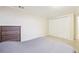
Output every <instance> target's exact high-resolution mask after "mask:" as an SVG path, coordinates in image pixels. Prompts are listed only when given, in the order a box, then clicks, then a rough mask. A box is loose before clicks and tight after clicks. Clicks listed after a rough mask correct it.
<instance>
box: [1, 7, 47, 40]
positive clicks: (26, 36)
mask: <svg viewBox="0 0 79 59" xmlns="http://www.w3.org/2000/svg"><path fill="white" fill-rule="evenodd" d="M0 25H3V26H4V25H8V26H13V25H15V26H21V41H26V40H31V39H33V38H37V37H41V36H45V35H46V34H47V20H46V19H44V18H42V17H37V16H32V15H28V14H22V13H21V12H20V11H18V10H13V9H11V8H8V7H5V8H4V7H0Z"/></svg>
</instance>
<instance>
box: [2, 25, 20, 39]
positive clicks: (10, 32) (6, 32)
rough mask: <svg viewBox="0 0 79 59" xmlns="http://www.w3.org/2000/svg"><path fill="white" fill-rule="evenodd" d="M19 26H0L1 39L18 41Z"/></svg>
mask: <svg viewBox="0 0 79 59" xmlns="http://www.w3.org/2000/svg"><path fill="white" fill-rule="evenodd" d="M20 29H21V27H20V26H2V41H20V39H21V38H20V37H21V31H20Z"/></svg>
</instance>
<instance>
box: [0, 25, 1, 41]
mask: <svg viewBox="0 0 79 59" xmlns="http://www.w3.org/2000/svg"><path fill="white" fill-rule="evenodd" d="M0 42H1V26H0Z"/></svg>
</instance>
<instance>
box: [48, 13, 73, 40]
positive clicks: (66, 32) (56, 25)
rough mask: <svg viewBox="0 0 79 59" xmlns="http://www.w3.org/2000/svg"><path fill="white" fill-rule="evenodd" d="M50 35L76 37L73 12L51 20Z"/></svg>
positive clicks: (70, 38) (66, 37) (65, 37)
mask: <svg viewBox="0 0 79 59" xmlns="http://www.w3.org/2000/svg"><path fill="white" fill-rule="evenodd" d="M49 35H52V36H56V37H59V38H64V39H69V40H72V39H74V17H73V14H69V15H65V16H61V17H59V18H56V19H50V20H49Z"/></svg>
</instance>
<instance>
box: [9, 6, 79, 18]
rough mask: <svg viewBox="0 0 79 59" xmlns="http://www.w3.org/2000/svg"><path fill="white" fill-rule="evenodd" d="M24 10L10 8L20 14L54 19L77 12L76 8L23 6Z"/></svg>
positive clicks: (77, 8)
mask: <svg viewBox="0 0 79 59" xmlns="http://www.w3.org/2000/svg"><path fill="white" fill-rule="evenodd" d="M23 7H24V9H21V8H18V7H17V6H14V7H11V6H10V8H14V9H17V10H18V11H22V13H26V14H32V15H36V16H41V17H46V18H54V17H57V16H61V15H64V14H68V13H72V12H76V11H78V10H79V7H78V6H23Z"/></svg>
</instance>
